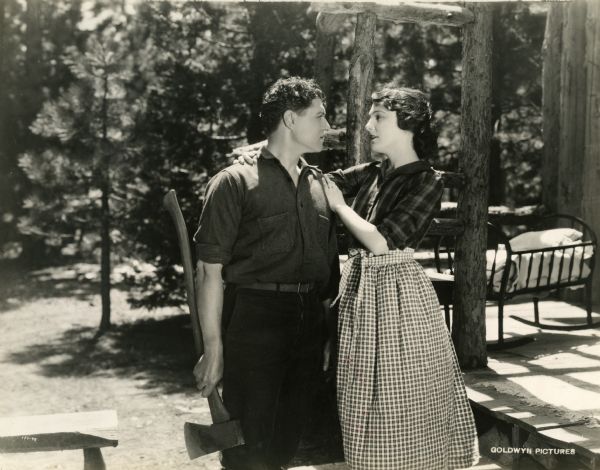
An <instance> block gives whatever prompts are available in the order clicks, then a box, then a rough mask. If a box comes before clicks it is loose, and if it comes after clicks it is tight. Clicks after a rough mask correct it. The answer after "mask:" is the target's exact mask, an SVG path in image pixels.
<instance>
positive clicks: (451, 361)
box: [325, 88, 478, 470]
mask: <svg viewBox="0 0 600 470" xmlns="http://www.w3.org/2000/svg"><path fill="white" fill-rule="evenodd" d="M372 98H373V106H372V107H371V110H370V112H369V114H370V119H369V122H368V123H367V126H366V129H367V131H368V132H369V134H370V137H371V150H372V152H373V153H377V154H379V155H380V156H381V159H380V161H376V162H372V163H366V164H363V165H358V166H355V167H352V168H349V169H347V170H339V171H336V172H333V173H330V174H329V175H328V177H327V181H326V183H325V193H326V195H327V198H328V200H329V204H330V206H331V208H332V210H333V211H335V212H336V213H337V215H338V217H339V218H340V219H341V221H342V222H343V223H344V225H345V226H346V227H347V229H348V231H349V232H350V235H351V240H350V250H349V254H350V257H349V259H348V261H347V262H346V264H345V266H344V270H343V274H342V281H341V284H340V296H339V321H338V336H339V359H338V375H337V384H338V392H337V393H338V408H339V414H340V422H341V425H342V433H343V440H344V453H345V457H346V462H347V463H348V465H349V466H350V468H352V469H357V470H371V469H373V470H375V469H382V470H408V469H415V470H424V469H427V470H431V469H450V468H464V467H469V466H471V465H473V464H474V463H476V461H477V459H478V451H477V434H476V430H475V425H474V421H473V416H472V413H471V409H470V407H469V402H468V400H467V396H466V392H465V387H464V383H463V380H462V376H461V373H460V369H459V367H458V363H457V360H456V355H455V352H454V348H453V346H452V342H451V340H450V337H449V334H448V331H447V329H446V326H445V323H444V320H443V317H442V314H441V312H440V306H439V301H438V299H437V296H436V294H435V291H434V289H433V286H432V284H431V282H430V281H429V279H428V277H427V275H426V274H425V272H424V271H423V269H422V268H421V266H420V265H419V264H418V263H417V262H416V261H414V259H413V251H414V248H415V247H416V246H417V245H418V243H419V242H420V241H421V239H422V237H423V236H424V234H425V232H426V231H427V229H428V227H429V224H430V223H431V220H432V218H433V215H434V212H435V211H436V210H437V209H438V207H439V204H440V200H441V196H442V189H443V188H442V183H441V181H440V179H439V176H438V175H437V174H436V173H435V172H434V171H433V169H432V168H431V167H430V166H429V165H428V164H427V163H426V161H425V159H426V158H428V157H429V156H431V155H433V152H434V151H435V150H436V149H437V144H436V136H435V134H434V133H433V132H432V129H431V126H430V120H431V109H430V106H429V102H428V100H427V98H426V96H425V94H424V93H422V92H420V91H418V90H413V89H408V88H397V89H396V88H385V89H383V90H382V91H380V92H378V93H374V94H373V96H372ZM338 187H339V188H338ZM344 196H345V197H353V198H354V202H353V204H352V206H351V207H350V206H348V205H347V204H346V202H345V201H344Z"/></svg>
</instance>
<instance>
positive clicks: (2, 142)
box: [0, 0, 8, 166]
mask: <svg viewBox="0 0 600 470" xmlns="http://www.w3.org/2000/svg"><path fill="white" fill-rule="evenodd" d="M5 6H6V3H5V2H4V0H0V83H2V86H0V165H2V164H3V163H4V162H6V155H5V152H6V147H7V143H6V137H7V135H8V134H7V132H6V123H7V122H8V120H7V115H8V95H7V93H8V90H7V86H8V72H7V69H6V65H5V60H6V57H7V51H6V18H5V15H6V13H5ZM2 166H3V165H2Z"/></svg>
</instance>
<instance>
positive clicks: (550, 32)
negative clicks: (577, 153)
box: [542, 3, 565, 212]
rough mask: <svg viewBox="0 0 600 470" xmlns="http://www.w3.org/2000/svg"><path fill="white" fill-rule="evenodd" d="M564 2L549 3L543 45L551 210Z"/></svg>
mask: <svg viewBox="0 0 600 470" xmlns="http://www.w3.org/2000/svg"><path fill="white" fill-rule="evenodd" d="M564 10H565V6H564V5H563V4H562V3H552V4H551V5H550V10H549V11H548V16H547V17H546V31H545V33H544V45H543V47H542V56H543V69H542V86H543V95H542V118H543V124H542V128H543V138H544V151H543V154H542V203H543V204H544V206H546V208H548V209H549V210H550V211H551V212H556V211H557V210H558V204H557V191H558V165H559V161H558V157H559V152H560V114H561V112H560V62H561V60H560V58H561V54H562V35H563V16H564Z"/></svg>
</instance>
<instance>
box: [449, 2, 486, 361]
mask: <svg viewBox="0 0 600 470" xmlns="http://www.w3.org/2000/svg"><path fill="white" fill-rule="evenodd" d="M492 8H493V6H492V5H490V4H484V3H476V4H473V6H472V11H473V13H474V14H475V21H474V22H473V23H470V24H468V25H466V26H465V28H464V30H463V50H462V57H463V67H462V89H461V126H460V127H461V152H462V153H461V158H460V159H459V170H460V172H461V173H463V174H464V175H465V186H464V188H463V189H462V190H461V192H460V194H459V197H458V205H457V217H458V219H460V220H461V221H463V222H464V224H465V230H464V232H463V234H462V235H461V236H460V237H458V239H457V245H456V270H455V276H456V281H455V282H456V283H455V293H454V299H455V302H454V309H453V315H454V319H453V322H452V338H453V340H454V344H455V346H456V353H457V356H458V360H459V362H460V364H461V366H462V367H463V368H465V369H471V368H478V367H483V366H485V365H486V363H487V356H486V338H485V299H486V273H485V265H486V262H485V255H486V234H487V229H486V223H487V194H488V177H489V153H490V141H491V138H492V132H491V126H490V125H489V123H490V118H491V114H490V112H491V90H492V84H491V79H492V63H491V57H492Z"/></svg>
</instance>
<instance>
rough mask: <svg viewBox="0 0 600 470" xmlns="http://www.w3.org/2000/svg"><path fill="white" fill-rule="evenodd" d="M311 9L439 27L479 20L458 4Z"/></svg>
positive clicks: (345, 5)
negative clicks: (373, 16) (370, 15)
mask: <svg viewBox="0 0 600 470" xmlns="http://www.w3.org/2000/svg"><path fill="white" fill-rule="evenodd" d="M310 8H311V10H313V11H319V12H324V13H330V14H336V15H357V14H362V13H365V12H369V13H374V14H375V15H377V18H378V19H380V20H384V21H392V22H394V23H403V22H406V23H420V24H438V25H445V26H464V25H466V24H468V23H472V22H473V21H474V19H475V16H474V15H473V13H472V12H471V11H470V10H469V9H467V8H463V7H460V6H458V5H448V4H436V3H410V2H398V3H397V4H395V5H393V4H392V5H390V4H389V3H387V4H383V3H377V2H369V3H364V2H352V3H350V2H347V3H341V2H331V3H329V2H328V3H312V4H311V6H310Z"/></svg>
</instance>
